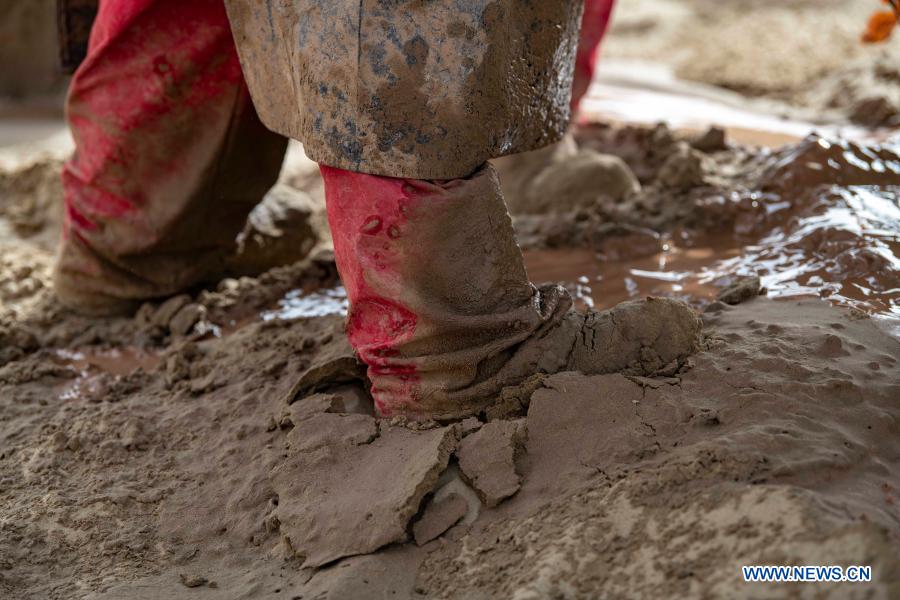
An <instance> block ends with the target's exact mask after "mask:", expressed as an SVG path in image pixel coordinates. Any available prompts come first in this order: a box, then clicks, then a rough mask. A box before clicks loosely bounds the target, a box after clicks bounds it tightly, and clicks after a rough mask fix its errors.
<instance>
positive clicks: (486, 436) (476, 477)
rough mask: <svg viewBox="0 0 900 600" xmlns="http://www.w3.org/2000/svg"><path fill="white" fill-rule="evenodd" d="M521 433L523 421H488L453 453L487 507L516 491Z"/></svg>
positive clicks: (466, 477)
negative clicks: (517, 456)
mask: <svg viewBox="0 0 900 600" xmlns="http://www.w3.org/2000/svg"><path fill="white" fill-rule="evenodd" d="M524 437H525V434H524V423H523V422H515V421H491V422H490V423H487V424H485V425H484V426H483V427H481V429H479V430H478V431H476V432H475V433H473V434H471V435H469V436H467V437H465V438H464V439H463V440H462V442H460V445H459V449H458V450H457V451H456V457H457V458H458V459H459V469H460V471H461V472H462V476H463V479H465V481H466V482H467V483H469V485H471V486H472V487H473V488H474V489H475V491H476V492H477V493H478V497H479V498H481V501H482V502H484V504H485V505H486V506H488V507H489V508H493V507H494V506H497V505H498V504H500V503H501V502H502V501H503V500H505V499H506V498H509V497H510V496H512V495H513V494H515V493H516V492H517V491H519V485H520V483H521V480H520V478H519V475H518V473H516V455H517V454H518V453H519V447H520V446H521V444H522V439H523V438H524Z"/></svg>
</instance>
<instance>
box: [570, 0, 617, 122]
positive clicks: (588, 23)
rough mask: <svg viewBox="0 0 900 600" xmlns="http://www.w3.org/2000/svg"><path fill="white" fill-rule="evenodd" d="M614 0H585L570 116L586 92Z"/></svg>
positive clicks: (574, 113)
mask: <svg viewBox="0 0 900 600" xmlns="http://www.w3.org/2000/svg"><path fill="white" fill-rule="evenodd" d="M614 4H615V0H585V3H584V16H583V17H582V19H581V35H580V36H579V38H578V51H577V53H576V55H575V77H574V79H573V81H572V103H571V106H572V116H573V117H574V116H575V115H577V114H578V109H579V107H580V106H581V100H582V99H583V98H584V96H585V94H587V91H588V88H589V87H590V86H591V81H592V80H593V78H594V69H595V68H596V66H597V59H598V57H599V53H600V52H599V50H600V41H601V40H602V39H603V36H604V35H605V34H606V30H607V28H608V27H609V22H610V19H611V18H612V11H613V5H614Z"/></svg>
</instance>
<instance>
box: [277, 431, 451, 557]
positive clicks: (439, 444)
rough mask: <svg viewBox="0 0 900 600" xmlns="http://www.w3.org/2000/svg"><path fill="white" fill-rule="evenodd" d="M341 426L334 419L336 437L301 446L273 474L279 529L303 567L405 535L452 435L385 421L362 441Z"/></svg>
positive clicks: (440, 467) (442, 464)
mask: <svg viewBox="0 0 900 600" xmlns="http://www.w3.org/2000/svg"><path fill="white" fill-rule="evenodd" d="M363 418H364V419H365V418H368V419H369V420H371V421H372V428H373V430H374V420H372V419H371V417H363ZM336 419H340V417H336ZM343 427H345V425H344V424H342V423H340V422H337V423H335V424H333V425H332V427H331V429H332V430H334V432H335V433H336V434H337V435H338V436H339V439H337V440H334V441H333V442H332V443H331V444H330V445H329V446H328V447H327V448H326V449H324V450H323V451H321V452H315V451H314V450H312V451H309V450H307V451H303V450H302V449H298V451H297V453H296V454H293V455H291V456H289V457H288V459H287V460H286V461H285V463H284V464H282V465H280V466H278V467H277V468H276V470H275V472H274V473H273V475H272V482H273V486H274V488H275V490H276V491H277V492H278V496H279V498H281V501H280V502H279V505H278V510H277V513H276V514H277V516H278V520H279V523H280V527H281V529H280V531H281V535H282V536H283V537H284V540H285V544H287V546H288V547H289V548H290V550H291V551H292V552H293V553H295V554H297V555H299V556H300V557H302V564H303V565H304V566H307V567H319V566H322V565H324V564H327V563H329V562H332V561H334V560H336V559H339V558H342V557H345V556H353V555H356V554H367V553H370V552H374V551H375V550H377V549H379V548H381V547H382V546H386V545H388V544H391V543H396V542H403V541H405V540H406V539H407V531H406V527H407V524H408V523H409V521H410V520H411V519H412V517H413V515H415V514H416V512H417V511H418V509H419V504H420V503H421V501H422V499H423V498H424V497H425V495H426V494H427V493H428V492H429V491H431V489H432V488H433V486H434V484H435V482H436V481H437V479H438V476H439V475H440V474H441V472H442V471H443V470H444V468H446V466H447V462H448V460H449V459H450V454H451V453H452V452H453V450H454V448H455V446H456V443H457V441H456V433H455V430H454V429H453V428H440V429H432V430H428V431H421V432H413V431H410V430H409V429H406V428H403V427H387V428H384V429H382V430H381V431H380V433H379V435H378V437H377V438H375V439H374V440H365V441H363V440H361V439H359V438H355V437H352V436H351V437H349V438H348V437H346V436H344V435H342V431H341V430H342V428H343ZM334 442H337V443H334Z"/></svg>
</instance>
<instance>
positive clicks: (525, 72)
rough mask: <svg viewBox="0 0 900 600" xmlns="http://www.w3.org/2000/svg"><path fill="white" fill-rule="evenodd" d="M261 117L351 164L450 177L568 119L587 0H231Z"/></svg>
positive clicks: (310, 149) (325, 157)
mask: <svg viewBox="0 0 900 600" xmlns="http://www.w3.org/2000/svg"><path fill="white" fill-rule="evenodd" d="M225 4H226V7H227V9H228V15H229V18H230V20H231V25H232V29H233V31H234V36H235V41H236V42H237V47H238V52H239V54H240V58H241V65H242V67H243V69H244V74H245V77H246V79H247V82H248V84H249V86H250V91H251V93H252V95H253V101H254V104H255V105H256V108H257V110H258V111H259V114H260V117H261V118H262V120H263V122H264V123H265V124H266V125H267V126H268V127H269V128H271V129H273V130H274V131H276V132H278V133H281V134H283V135H286V136H289V137H293V138H295V139H298V140H300V141H302V142H303V144H304V146H305V149H306V152H307V154H308V155H309V157H310V158H312V159H313V160H315V161H318V162H321V163H325V164H327V165H330V166H334V167H339V168H343V169H348V170H354V171H362V172H366V173H374V174H378V175H390V176H395V177H410V178H416V179H452V178H457V177H465V176H467V175H469V174H471V173H472V172H473V171H474V170H475V169H476V168H477V167H478V166H479V165H481V164H482V163H484V162H485V161H486V160H488V159H490V158H494V157H497V156H502V155H505V154H513V153H516V152H523V151H526V150H532V149H535V148H539V147H542V146H545V145H547V144H549V143H552V142H554V141H556V140H557V139H559V137H560V136H561V135H562V133H563V132H564V129H565V126H566V124H567V122H568V119H569V98H570V94H571V88H572V72H573V63H574V57H575V51H576V45H577V39H578V29H579V25H580V21H581V14H582V10H583V2H582V0H225Z"/></svg>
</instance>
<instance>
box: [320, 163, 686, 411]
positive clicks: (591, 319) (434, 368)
mask: <svg viewBox="0 0 900 600" xmlns="http://www.w3.org/2000/svg"><path fill="white" fill-rule="evenodd" d="M322 174H323V176H324V179H325V194H326V201H327V208H328V218H329V223H330V226H331V230H332V235H333V238H334V247H335V259H336V262H337V267H338V271H339V272H340V275H341V279H342V280H343V282H344V285H345V287H346V288H347V295H348V298H349V300H350V311H349V315H348V319H347V333H348V337H349V340H350V343H351V345H352V346H353V347H354V349H355V350H356V351H357V353H358V354H359V357H360V358H361V360H362V361H363V362H364V363H365V364H366V365H367V366H368V375H369V379H370V380H371V382H372V388H371V391H372V395H373V397H374V399H375V405H376V409H377V411H378V412H379V413H380V414H381V415H383V416H393V415H404V416H407V417H410V418H415V419H428V418H433V419H454V418H461V417H465V416H467V415H471V414H475V413H478V412H480V411H482V410H484V409H485V408H486V407H487V406H489V405H490V404H491V403H493V402H495V401H496V399H497V396H498V394H499V392H500V390H502V389H503V388H504V387H508V386H514V385H517V384H519V383H521V382H523V381H524V380H525V379H527V378H529V377H530V376H532V375H534V374H536V373H545V374H550V373H558V372H561V371H567V370H581V371H583V372H585V373H608V372H615V371H626V372H629V373H635V374H642V375H647V374H653V373H655V372H657V371H659V370H661V369H666V368H667V367H669V366H670V365H672V364H673V362H674V365H678V364H680V362H683V361H684V360H685V359H686V358H687V356H689V355H690V354H691V353H692V352H694V351H695V350H696V349H697V344H698V341H697V338H698V335H699V331H700V321H699V319H698V318H697V316H696V315H695V314H694V313H693V311H692V310H691V309H690V308H689V307H687V306H686V305H684V304H683V303H680V302H677V301H674V300H666V299H648V300H644V301H638V302H630V303H626V304H623V305H620V306H618V307H616V308H614V309H613V310H611V311H605V312H591V313H588V314H587V315H584V314H579V313H576V312H574V311H573V310H572V300H571V298H570V297H569V295H568V293H567V292H566V291H565V289H564V288H562V287H561V286H558V285H546V286H541V287H536V286H534V285H532V284H531V283H530V281H529V280H528V276H527V273H526V271H525V266H524V263H523V260H522V254H521V252H520V251H519V247H518V246H517V245H516V242H515V238H514V232H513V228H512V223H511V221H510V218H509V214H508V212H507V210H506V205H505V204H504V202H503V198H502V196H501V194H500V187H499V182H498V179H497V176H496V173H495V171H494V169H493V167H491V166H490V165H485V166H484V167H482V168H481V169H479V170H478V171H477V172H476V173H474V174H473V175H472V176H471V177H469V178H467V179H458V180H452V181H441V182H434V181H421V180H409V179H393V178H387V177H377V176H374V175H366V174H360V173H353V172H349V171H343V170H340V169H334V168H330V167H324V166H323V167H322Z"/></svg>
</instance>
